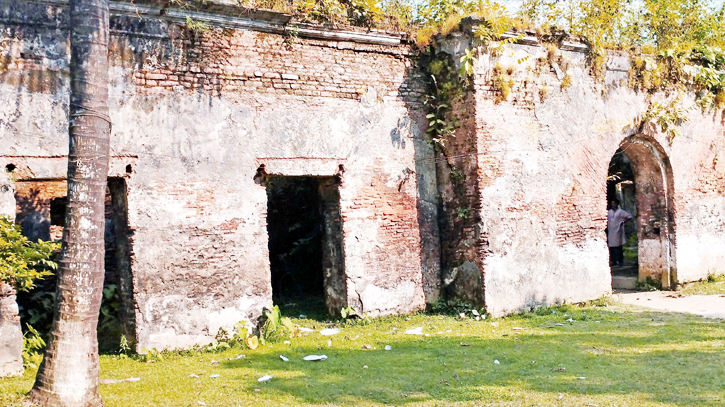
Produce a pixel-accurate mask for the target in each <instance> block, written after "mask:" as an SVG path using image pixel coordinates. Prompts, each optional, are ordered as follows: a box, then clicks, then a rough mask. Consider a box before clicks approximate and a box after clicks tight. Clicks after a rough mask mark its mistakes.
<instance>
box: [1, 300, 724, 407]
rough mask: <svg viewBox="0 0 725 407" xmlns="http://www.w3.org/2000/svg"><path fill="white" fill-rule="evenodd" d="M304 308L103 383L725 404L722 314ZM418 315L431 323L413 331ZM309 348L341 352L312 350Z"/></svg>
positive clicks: (322, 396)
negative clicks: (256, 343) (277, 330)
mask: <svg viewBox="0 0 725 407" xmlns="http://www.w3.org/2000/svg"><path fill="white" fill-rule="evenodd" d="M294 322H295V323H297V324H300V325H302V326H306V327H310V328H313V327H314V328H315V329H316V330H317V332H315V333H313V334H310V335H308V336H303V337H299V338H294V339H292V340H291V344H288V345H286V344H283V343H275V344H267V345H266V346H260V347H259V348H258V349H256V350H253V351H252V350H248V349H228V350H225V351H223V352H219V353H215V352H210V353H199V354H196V355H186V356H182V355H178V354H168V355H164V358H163V360H162V361H157V362H155V363H145V362H142V361H141V360H138V359H135V358H119V357H118V356H113V355H106V356H102V357H101V377H102V378H104V379H124V378H129V377H140V379H141V380H140V381H138V382H126V383H118V384H107V385H101V394H102V395H103V398H104V400H105V401H106V405H107V406H200V405H207V406H237V405H240V406H246V405H264V406H278V405H355V406H368V405H370V406H372V405H376V406H377V405H380V406H383V405H410V406H418V405H424V406H447V405H452V404H456V405H497V406H498V405H501V406H595V405H596V406H661V405H681V406H693V405H697V406H704V405H712V406H723V405H725V321H722V320H708V319H703V318H700V317H696V316H687V315H681V314H665V313H657V312H629V311H628V309H627V308H625V307H623V306H619V305H617V306H608V307H607V306H599V307H597V306H592V305H590V306H586V307H578V306H564V307H557V308H548V309H541V310H538V311H537V312H535V313H529V314H524V315H518V316H512V317H509V318H505V319H497V320H493V321H492V320H489V319H486V320H482V321H475V320H471V319H470V318H468V319H463V320H462V319H459V318H455V317H451V316H443V315H430V314H418V315H412V316H409V317H404V316H401V317H388V318H382V319H376V320H372V321H368V322H365V323H358V324H355V325H351V324H348V325H345V324H338V328H340V330H341V332H340V333H339V334H337V335H334V336H321V335H320V334H319V330H320V329H321V328H324V327H327V326H329V324H327V323H325V322H324V321H319V320H310V319H294ZM413 327H423V332H424V333H427V334H429V336H414V335H405V334H403V332H404V331H405V330H406V329H409V328H413ZM328 341H331V342H328ZM363 345H368V346H370V347H372V349H366V348H365V347H364V346H363ZM385 345H390V346H391V347H392V350H389V351H386V350H384V348H385ZM309 354H325V355H327V356H328V357H329V359H327V360H325V361H321V362H306V361H303V360H302V357H303V356H305V355H309ZM238 355H245V357H243V358H239V359H236V357H237V356H238ZM280 355H284V356H286V357H288V358H289V359H290V361H289V362H284V361H282V360H281V359H280ZM230 359H232V360H230ZM496 360H498V361H499V363H495V361H496ZM213 361H219V363H218V364H216V363H214V362H213ZM191 374H195V375H198V376H199V377H198V378H194V377H189V375H191ZM214 374H218V375H219V377H218V378H212V377H211V376H212V375H214ZM267 374H268V375H271V376H272V377H273V379H272V380H271V381H269V382H267V383H259V382H258V381H257V378H259V377H260V376H263V375H267ZM34 376H35V371H34V370H32V371H28V372H26V373H25V375H24V376H22V377H18V378H9V379H8V378H6V379H0V404H3V405H13V404H14V403H15V404H17V403H19V402H21V401H22V399H23V397H24V395H25V394H26V393H27V392H28V391H29V390H30V387H31V386H32V383H33V379H34ZM200 402H202V403H204V404H201V403H200Z"/></svg>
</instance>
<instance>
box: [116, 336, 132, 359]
mask: <svg viewBox="0 0 725 407" xmlns="http://www.w3.org/2000/svg"><path fill="white" fill-rule="evenodd" d="M131 352H133V349H131V343H130V342H129V341H128V338H126V335H121V340H119V341H118V353H119V354H121V355H130V354H131Z"/></svg>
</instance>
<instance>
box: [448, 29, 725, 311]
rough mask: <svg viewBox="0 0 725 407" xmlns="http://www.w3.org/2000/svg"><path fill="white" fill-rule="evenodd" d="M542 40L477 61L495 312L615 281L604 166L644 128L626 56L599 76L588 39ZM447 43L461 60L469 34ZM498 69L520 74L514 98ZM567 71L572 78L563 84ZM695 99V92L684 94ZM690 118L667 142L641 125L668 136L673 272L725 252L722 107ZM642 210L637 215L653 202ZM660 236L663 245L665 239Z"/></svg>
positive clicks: (712, 262) (687, 273)
mask: <svg viewBox="0 0 725 407" xmlns="http://www.w3.org/2000/svg"><path fill="white" fill-rule="evenodd" d="M535 42H536V40H535V39H526V40H525V41H524V42H523V43H521V44H516V45H508V46H506V50H505V52H504V53H503V55H501V56H500V57H493V56H491V55H490V54H483V55H482V56H481V57H480V58H479V59H478V61H477V65H476V66H477V75H476V76H475V79H474V80H475V97H476V104H475V109H474V111H475V117H476V119H475V132H476V134H477V140H476V142H477V147H476V148H477V151H476V154H475V155H474V154H469V155H468V156H467V157H466V159H468V160H469V161H470V162H471V163H475V165H476V166H477V167H478V174H479V176H478V178H477V181H476V182H477V187H478V188H479V190H480V196H481V203H480V204H481V212H480V219H481V221H480V224H479V227H480V237H479V239H480V243H479V244H480V245H481V247H482V248H486V250H482V251H481V256H482V259H481V262H482V266H481V267H482V274H483V278H484V297H485V303H486V306H487V310H488V311H489V312H490V313H492V314H493V315H502V314H506V313H510V312H515V311H518V310H520V309H523V308H528V307H531V306H535V305H540V304H551V303H556V302H562V301H567V302H572V301H582V300H588V299H593V298H597V297H599V296H601V295H604V294H606V293H607V292H609V291H610V290H611V275H610V271H609V267H608V252H607V245H606V237H605V235H604V228H605V226H606V190H605V187H606V177H607V168H608V165H609V162H610V160H611V158H612V155H613V154H614V153H615V151H616V150H617V149H618V148H619V147H620V146H623V145H624V143H623V142H624V140H625V139H626V138H628V137H630V136H633V135H634V134H636V133H637V132H638V131H639V130H638V129H637V128H635V126H633V123H634V122H635V119H636V117H637V116H638V115H640V114H642V113H644V112H645V111H646V109H647V106H648V102H647V95H643V94H638V93H635V92H634V91H632V90H631V89H629V88H628V87H627V82H628V73H627V71H628V69H629V66H630V62H629V59H628V58H627V57H626V56H624V55H617V54H616V53H610V57H609V60H608V62H607V65H606V68H607V69H606V73H605V75H604V80H603V81H600V80H598V79H595V78H594V77H593V76H592V75H591V73H590V69H589V66H588V65H587V63H586V54H585V53H583V52H581V51H582V50H583V49H584V48H585V47H583V46H582V45H581V44H574V43H564V44H563V45H562V44H560V45H562V46H560V47H558V48H555V49H554V50H552V51H551V52H552V53H553V55H547V54H549V51H548V50H547V48H545V47H543V46H541V45H539V44H536V43H535ZM527 44H528V45H527ZM439 47H440V49H442V50H444V51H445V52H447V53H450V54H455V55H456V56H454V58H453V59H454V60H458V57H457V56H458V55H460V54H461V53H462V51H463V50H464V49H466V48H470V47H471V43H470V37H469V36H467V35H461V34H460V33H454V34H453V35H451V36H449V37H447V38H445V39H441V40H440V41H439ZM559 56H561V59H559V58H558V57H559ZM550 60H551V61H554V62H553V63H550V62H549V61H550ZM557 61H558V62H557ZM501 72H503V74H504V75H506V77H508V78H510V79H511V83H512V85H513V86H512V94H511V96H510V97H509V98H508V100H502V98H501V92H500V90H499V89H498V88H496V87H495V86H494V85H493V78H494V75H496V74H497V73H501ZM508 72H510V74H509V73H508ZM565 76H568V78H567V79H570V80H571V86H569V87H564V88H562V85H561V84H562V80H563V79H564V78H565ZM667 96H668V95H655V96H654V100H662V99H663V98H665V97H667ZM693 102H694V97H693V95H689V97H688V98H687V99H686V100H685V102H684V103H685V104H686V105H688V106H690V105H692V104H693ZM466 109H468V111H471V109H470V108H468V107H466ZM689 117H690V121H689V122H688V123H686V124H684V125H683V126H682V133H683V136H682V137H679V138H676V139H674V140H672V141H670V140H668V138H667V137H666V136H664V135H663V134H659V133H652V132H651V131H650V130H648V134H647V135H643V136H642V137H646V138H648V139H650V140H652V142H653V143H654V144H655V145H658V146H661V149H662V152H663V156H664V157H665V158H667V159H669V162H670V163H671V168H672V170H671V171H672V174H671V176H670V177H671V178H672V183H673V185H674V203H673V205H672V208H670V210H669V212H668V213H664V214H663V216H664V217H670V218H671V220H670V222H671V223H672V226H673V229H674V236H673V237H672V248H671V255H670V257H671V258H670V261H671V266H672V271H673V273H676V276H675V281H677V282H685V281H691V280H693V279H699V278H703V277H705V276H707V274H708V273H710V272H712V271H713V270H714V269H715V268H716V267H717V264H718V263H719V264H722V260H723V256H725V247H723V244H725V237H724V236H725V235H723V234H722V232H721V231H722V228H723V221H722V219H723V216H725V196H724V195H723V187H725V183H724V181H723V166H722V165H721V164H719V163H718V160H717V159H716V157H717V156H718V154H720V155H722V149H723V139H724V138H723V135H724V134H723V129H724V128H725V127H723V125H722V122H721V120H722V118H721V115H720V112H718V113H717V114H713V113H707V114H703V113H701V112H700V111H699V110H698V109H697V108H693V110H692V111H691V112H690V114H689ZM464 124H465V125H468V126H470V125H471V124H470V123H467V124H466V123H464ZM471 130H472V129H471V128H468V129H459V130H458V132H457V134H458V133H460V132H465V131H469V132H470V131H471ZM467 153H468V151H461V154H467ZM449 154H455V151H452V152H449ZM653 161H656V160H653ZM635 183H636V180H635ZM441 185H443V184H441ZM643 187H644V186H643ZM670 194H671V193H670ZM671 195H672V194H671ZM441 196H442V198H444V199H445V194H443V193H442V195H441ZM662 206H663V207H664V203H663V204H662ZM638 209H639V210H640V211H642V212H643V213H641V214H640V215H641V216H645V217H646V216H648V213H649V212H650V211H649V210H645V209H644V208H638ZM657 210H658V211H660V212H662V208H659V209H657ZM645 243H646V242H645ZM660 244H661V246H662V250H665V249H666V246H667V245H668V244H669V243H668V242H667V241H661V242H660ZM640 250H641V249H640ZM651 272H652V273H655V274H656V273H657V272H656V271H652V270H651ZM720 272H722V270H720ZM444 273H445V270H444ZM660 273H661V271H660ZM655 277H659V276H655Z"/></svg>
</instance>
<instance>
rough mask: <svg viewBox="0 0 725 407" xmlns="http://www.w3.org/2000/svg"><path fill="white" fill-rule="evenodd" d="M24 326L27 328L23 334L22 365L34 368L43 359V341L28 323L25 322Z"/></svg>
mask: <svg viewBox="0 0 725 407" xmlns="http://www.w3.org/2000/svg"><path fill="white" fill-rule="evenodd" d="M25 327H26V328H27V329H26V332H25V333H24V334H23V365H25V366H26V367H30V368H33V369H35V368H37V367H38V366H39V365H40V362H41V361H42V360H43V353H42V351H43V349H45V341H44V340H43V338H41V337H40V334H39V333H38V331H36V330H35V328H33V327H32V326H31V325H30V324H25Z"/></svg>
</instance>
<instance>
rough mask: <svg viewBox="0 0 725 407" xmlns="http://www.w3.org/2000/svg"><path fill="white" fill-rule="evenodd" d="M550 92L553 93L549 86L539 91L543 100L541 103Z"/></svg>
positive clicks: (544, 86)
mask: <svg viewBox="0 0 725 407" xmlns="http://www.w3.org/2000/svg"><path fill="white" fill-rule="evenodd" d="M549 92H551V86H549V85H542V86H541V89H539V97H540V98H541V101H542V102H543V101H545V100H546V98H547V97H548V95H549Z"/></svg>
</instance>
